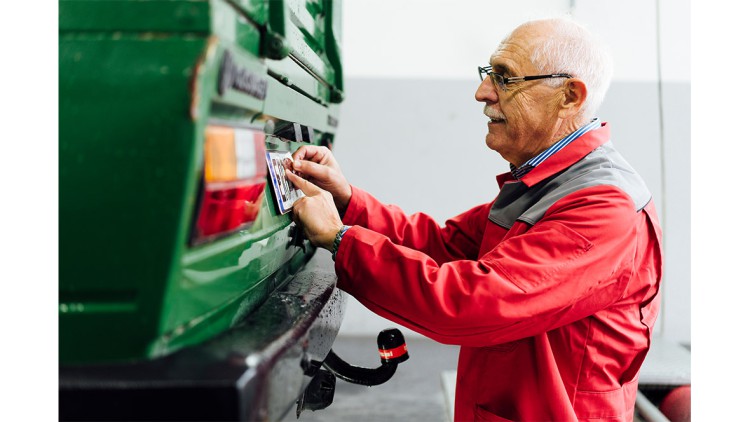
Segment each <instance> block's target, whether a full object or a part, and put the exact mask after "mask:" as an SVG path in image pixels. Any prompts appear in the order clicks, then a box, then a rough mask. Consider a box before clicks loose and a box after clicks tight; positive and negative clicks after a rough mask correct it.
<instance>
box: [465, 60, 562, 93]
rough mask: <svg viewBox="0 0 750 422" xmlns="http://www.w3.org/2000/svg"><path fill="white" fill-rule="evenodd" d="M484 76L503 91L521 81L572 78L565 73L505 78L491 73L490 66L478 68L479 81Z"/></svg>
mask: <svg viewBox="0 0 750 422" xmlns="http://www.w3.org/2000/svg"><path fill="white" fill-rule="evenodd" d="M486 75H490V76H491V77H492V81H493V82H494V83H495V85H497V86H499V87H500V88H501V89H502V90H503V91H507V90H508V84H514V83H517V82H523V81H533V80H536V79H549V78H572V77H573V76H572V75H569V74H567V73H553V74H551V75H536V76H513V77H510V78H506V77H505V76H503V75H501V74H499V73H497V72H493V71H492V66H485V67H482V66H479V80H481V81H483V80H484V78H485V77H486Z"/></svg>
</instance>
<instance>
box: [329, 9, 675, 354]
mask: <svg viewBox="0 0 750 422" xmlns="http://www.w3.org/2000/svg"><path fill="white" fill-rule="evenodd" d="M372 4H373V3H371V2H358V1H352V2H346V3H345V4H344V7H343V43H344V45H343V56H344V69H345V72H346V76H347V77H346V80H345V91H346V100H345V102H344V103H343V105H342V115H341V119H340V121H341V126H340V128H339V133H338V137H337V140H336V145H335V148H334V151H335V153H336V156H337V158H338V160H339V162H340V163H341V166H342V168H343V170H344V172H345V173H346V175H347V177H348V179H349V181H350V182H351V183H353V184H355V185H357V186H360V187H362V188H365V189H366V190H368V191H370V192H371V193H373V194H374V195H375V196H376V197H378V198H379V199H380V200H382V201H384V202H386V203H394V204H397V205H399V206H401V207H402V208H403V209H404V210H405V211H406V212H409V213H412V212H417V211H424V212H427V213H428V214H430V215H432V216H433V217H435V218H436V219H437V220H438V221H440V222H442V221H444V220H445V219H447V218H449V217H451V216H453V215H455V214H458V213H460V212H462V211H464V210H466V209H468V208H469V207H472V206H474V205H477V204H479V203H484V202H488V201H491V200H492V199H493V198H494V196H495V195H496V194H497V185H496V183H495V181H494V176H495V175H496V174H498V173H502V172H505V171H507V169H508V167H507V163H506V162H505V161H504V160H503V159H502V157H500V156H499V155H498V154H496V153H494V152H492V151H490V150H488V149H487V148H486V146H485V144H484V136H485V133H486V125H485V123H486V118H485V117H484V115H483V114H482V105H481V104H479V103H477V102H476V101H475V100H474V91H475V89H476V87H477V85H478V83H479V80H478V77H477V74H476V66H478V65H480V64H486V63H487V61H488V59H489V55H490V54H491V53H492V52H493V51H494V49H495V48H496V47H497V44H498V43H499V42H500V40H501V39H502V38H503V37H504V35H506V34H507V33H508V32H509V31H510V30H512V29H513V27H515V26H516V25H517V24H519V23H521V22H523V21H526V20H528V19H533V18H538V17H545V16H553V15H559V14H563V13H567V12H569V13H571V14H572V15H573V16H574V18H576V19H577V20H578V21H579V22H581V23H583V24H584V25H587V26H588V27H589V28H591V29H592V31H594V32H596V33H597V34H599V35H600V36H601V37H602V38H603V39H604V40H605V42H606V43H607V44H609V46H610V47H611V49H612V52H613V56H614V57H615V78H614V81H613V84H612V88H611V90H610V94H609V96H608V98H607V99H606V100H605V103H604V104H603V105H602V109H601V110H600V113H599V115H600V117H601V118H602V119H603V120H605V121H609V122H610V124H611V125H612V133H613V142H614V143H615V145H617V147H618V149H620V151H621V152H622V153H623V155H624V156H625V157H626V158H627V159H628V160H629V161H630V162H631V164H632V165H633V166H634V167H635V168H636V169H637V170H638V171H639V172H640V173H641V175H642V176H643V177H644V179H645V180H646V182H647V184H648V185H649V187H650V189H651V191H652V193H653V194H654V199H655V201H656V204H657V206H658V207H659V210H660V217H661V218H662V223H663V226H664V230H665V252H666V264H665V267H666V268H665V271H666V274H665V281H664V289H663V292H664V298H663V312H662V317H661V319H660V321H659V326H658V330H659V332H662V333H663V334H664V335H667V336H669V337H672V338H674V339H676V340H678V341H680V342H684V343H689V342H690V273H689V268H690V265H689V264H690V246H689V233H690V207H689V204H690V202H689V200H690V199H689V185H690V183H689V181H690V173H689V171H690V154H689V145H690V142H689V141H690V130H689V127H690V117H689V116H690V104H689V98H690V85H689V80H690V70H689V69H690V67H689V9H688V7H687V6H685V5H683V4H682V2H680V1H678V0H662V1H661V2H654V1H653V0H638V1H630V2H614V1H606V2H603V1H600V0H583V1H581V0H579V1H552V0H549V1H535V2H524V3H523V6H521V5H520V4H521V3H519V5H517V6H515V7H513V6H510V3H509V2H499V1H488V0H484V1H471V2H465V1H458V0H454V1H447V0H438V1H427V0H422V1H420V0H410V1H406V0H400V1H395V0H387V1H380V2H378V3H377V4H378V6H379V7H372ZM657 5H659V6H660V7H661V9H660V10H659V13H657ZM394 10H395V11H398V13H395V14H394V13H393V11H394ZM657 17H660V18H659V19H658V20H657ZM657 22H658V23H659V25H657ZM657 33H658V34H660V36H661V49H659V48H658V44H657V39H658V37H657ZM659 57H661V61H659V60H657V58H659ZM660 74H661V76H662V77H661V84H660V83H659V75H660ZM660 110H662V112H660ZM404 180H419V181H420V184H419V187H418V189H417V190H415V189H414V187H413V186H409V185H407V184H404V183H402V181H404ZM415 192H419V194H418V195H415ZM393 325H394V324H393V323H391V322H389V321H386V320H383V319H381V318H379V317H377V316H375V315H374V314H372V313H371V312H370V311H368V310H366V309H365V308H364V307H362V306H361V305H360V304H359V303H358V302H356V300H354V299H353V298H352V299H351V300H350V301H349V308H348V309H347V314H346V317H345V320H344V324H343V326H342V334H344V335H346V334H365V335H375V334H377V332H378V331H379V330H380V329H382V328H385V327H387V326H393ZM407 334H413V333H409V332H407ZM414 335H416V334H414Z"/></svg>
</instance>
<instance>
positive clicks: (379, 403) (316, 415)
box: [283, 333, 458, 422]
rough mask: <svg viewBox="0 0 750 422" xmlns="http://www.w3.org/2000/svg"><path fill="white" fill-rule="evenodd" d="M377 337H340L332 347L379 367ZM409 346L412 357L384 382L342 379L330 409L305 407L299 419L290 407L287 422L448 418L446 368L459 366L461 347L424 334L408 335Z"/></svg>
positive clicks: (350, 358) (436, 420) (353, 359)
mask: <svg viewBox="0 0 750 422" xmlns="http://www.w3.org/2000/svg"><path fill="white" fill-rule="evenodd" d="M376 336H377V333H375V334H374V335H373V336H372V338H362V337H338V338H337V339H336V343H334V345H333V350H334V351H335V352H336V354H337V355H339V357H341V358H342V359H344V360H345V361H347V362H349V363H350V364H352V365H357V366H364V367H371V368H372V367H376V366H379V365H380V356H379V355H378V349H377V343H376V340H375V338H376ZM407 346H408V348H409V360H408V361H406V362H404V363H402V364H401V365H399V368H398V370H397V371H396V374H395V375H393V378H391V379H390V380H389V381H388V382H386V383H385V384H382V385H379V386H374V387H365V386H361V385H356V384H350V383H347V382H345V381H343V380H340V379H338V380H336V393H335V396H334V398H333V404H331V405H330V406H329V407H328V408H326V409H323V410H318V411H315V412H312V411H309V410H306V411H304V412H303V413H302V415H300V418H299V419H297V418H296V415H295V411H294V409H292V410H291V411H290V412H289V414H288V415H287V416H286V417H285V418H284V419H283V421H284V422H293V421H299V422H318V421H319V422H323V421H325V422H336V421H347V422H349V421H358V422H375V421H388V422H397V421H430V422H448V421H449V413H448V401H447V400H446V394H445V392H444V390H445V389H444V387H443V381H442V379H443V373H444V372H450V371H455V369H456V363H457V362H458V346H446V345H443V344H439V343H436V342H434V341H431V340H429V339H426V338H416V339H410V338H407ZM452 388H453V387H452V386H448V389H452ZM451 403H452V400H451ZM451 411H452V409H451Z"/></svg>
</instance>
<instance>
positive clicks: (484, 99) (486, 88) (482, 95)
mask: <svg viewBox="0 0 750 422" xmlns="http://www.w3.org/2000/svg"><path fill="white" fill-rule="evenodd" d="M474 99H476V100H477V101H479V102H480V103H496V102H497V100H498V98H497V90H496V89H495V84H493V83H492V77H490V76H487V77H486V78H484V79H483V80H482V83H480V84H479V88H477V92H476V93H475V94H474Z"/></svg>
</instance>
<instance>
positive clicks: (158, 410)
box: [60, 250, 346, 421]
mask: <svg viewBox="0 0 750 422" xmlns="http://www.w3.org/2000/svg"><path fill="white" fill-rule="evenodd" d="M335 285H336V276H335V274H334V272H333V265H332V262H331V261H330V258H329V254H328V253H327V252H325V251H322V250H318V251H317V252H316V253H315V255H314V256H313V258H312V259H311V260H310V262H309V263H308V264H307V265H306V266H305V268H304V269H303V270H302V271H300V272H299V273H298V274H297V275H296V276H295V277H294V278H293V279H292V280H291V281H290V282H289V283H288V284H286V285H285V286H284V287H282V288H280V289H279V290H277V291H275V292H274V293H273V294H272V295H271V296H270V297H269V299H268V300H267V301H266V302H265V303H264V304H263V305H262V306H261V307H260V308H259V309H258V310H257V311H256V312H254V313H252V314H251V315H249V316H248V317H247V319H246V320H245V321H244V323H243V324H240V325H239V326H237V327H236V328H234V329H232V330H230V331H228V332H226V333H224V334H222V335H220V336H218V337H216V338H214V339H212V340H210V341H208V342H206V343H204V344H201V345H198V346H195V347H190V348H186V349H183V350H180V351H178V352H176V353H174V354H172V355H169V356H166V357H163V358H160V359H156V360H152V361H145V362H136V363H126V364H106V365H85V366H84V365H81V366H61V367H60V420H250V421H255V420H278V419H281V418H282V417H283V416H284V415H285V414H286V413H287V412H288V411H289V410H290V409H291V408H292V406H293V405H294V403H295V402H296V400H297V398H298V396H299V395H300V394H301V393H302V392H303V391H304V388H305V386H306V385H307V384H308V383H309V381H310V379H311V376H312V375H314V374H315V372H316V371H317V369H318V368H319V367H320V365H321V363H322V361H323V360H324V359H325V357H326V355H327V354H328V352H329V351H330V349H331V346H332V345H333V342H334V340H335V338H336V335H337V334H338V330H339V327H340V326H341V321H342V319H343V315H344V307H345V304H346V296H345V294H344V293H343V292H341V291H340V290H338V289H336V288H335Z"/></svg>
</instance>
